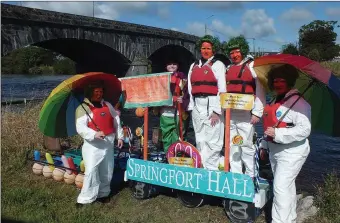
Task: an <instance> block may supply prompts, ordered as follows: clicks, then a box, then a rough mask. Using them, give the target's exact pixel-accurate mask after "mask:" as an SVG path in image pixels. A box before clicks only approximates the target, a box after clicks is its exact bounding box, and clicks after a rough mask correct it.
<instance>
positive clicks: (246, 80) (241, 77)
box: [226, 61, 256, 95]
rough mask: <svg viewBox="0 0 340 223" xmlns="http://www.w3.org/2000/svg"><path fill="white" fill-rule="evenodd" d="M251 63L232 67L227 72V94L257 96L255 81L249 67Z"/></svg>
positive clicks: (247, 62)
mask: <svg viewBox="0 0 340 223" xmlns="http://www.w3.org/2000/svg"><path fill="white" fill-rule="evenodd" d="M249 62H250V61H246V62H244V63H243V64H242V65H232V66H230V68H229V70H228V71H227V72H226V81H227V92H228V93H238V94H252V95H255V86H256V85H255V79H254V78H253V75H252V74H251V72H250V69H249V67H248V66H247V65H248V64H249Z"/></svg>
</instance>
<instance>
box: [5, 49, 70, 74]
mask: <svg viewBox="0 0 340 223" xmlns="http://www.w3.org/2000/svg"><path fill="white" fill-rule="evenodd" d="M1 73H2V74H32V75H34V74H35V75H39V74H44V75H49V74H51V75H52V74H68V75H74V74H76V69H75V63H74V62H73V61H72V60H70V59H69V58H65V57H61V56H60V55H58V54H56V53H54V52H52V51H49V50H46V49H43V48H40V47H35V46H29V47H24V48H21V49H17V50H14V51H13V52H11V53H10V54H9V55H6V56H4V57H2V58H1Z"/></svg>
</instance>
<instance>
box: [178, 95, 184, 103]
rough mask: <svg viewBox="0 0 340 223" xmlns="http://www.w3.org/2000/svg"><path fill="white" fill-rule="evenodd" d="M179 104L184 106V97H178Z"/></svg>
mask: <svg viewBox="0 0 340 223" xmlns="http://www.w3.org/2000/svg"><path fill="white" fill-rule="evenodd" d="M177 102H179V103H181V104H182V103H183V97H182V96H180V97H178V98H177Z"/></svg>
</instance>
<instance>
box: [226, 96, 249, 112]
mask: <svg viewBox="0 0 340 223" xmlns="http://www.w3.org/2000/svg"><path fill="white" fill-rule="evenodd" d="M220 100H221V106H222V108H232V109H238V110H251V109H253V104H254V95H250V94H235V93H222V94H220Z"/></svg>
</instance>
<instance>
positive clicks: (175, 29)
mask: <svg viewBox="0 0 340 223" xmlns="http://www.w3.org/2000/svg"><path fill="white" fill-rule="evenodd" d="M171 30H172V31H179V29H178V28H175V27H173V28H171Z"/></svg>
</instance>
